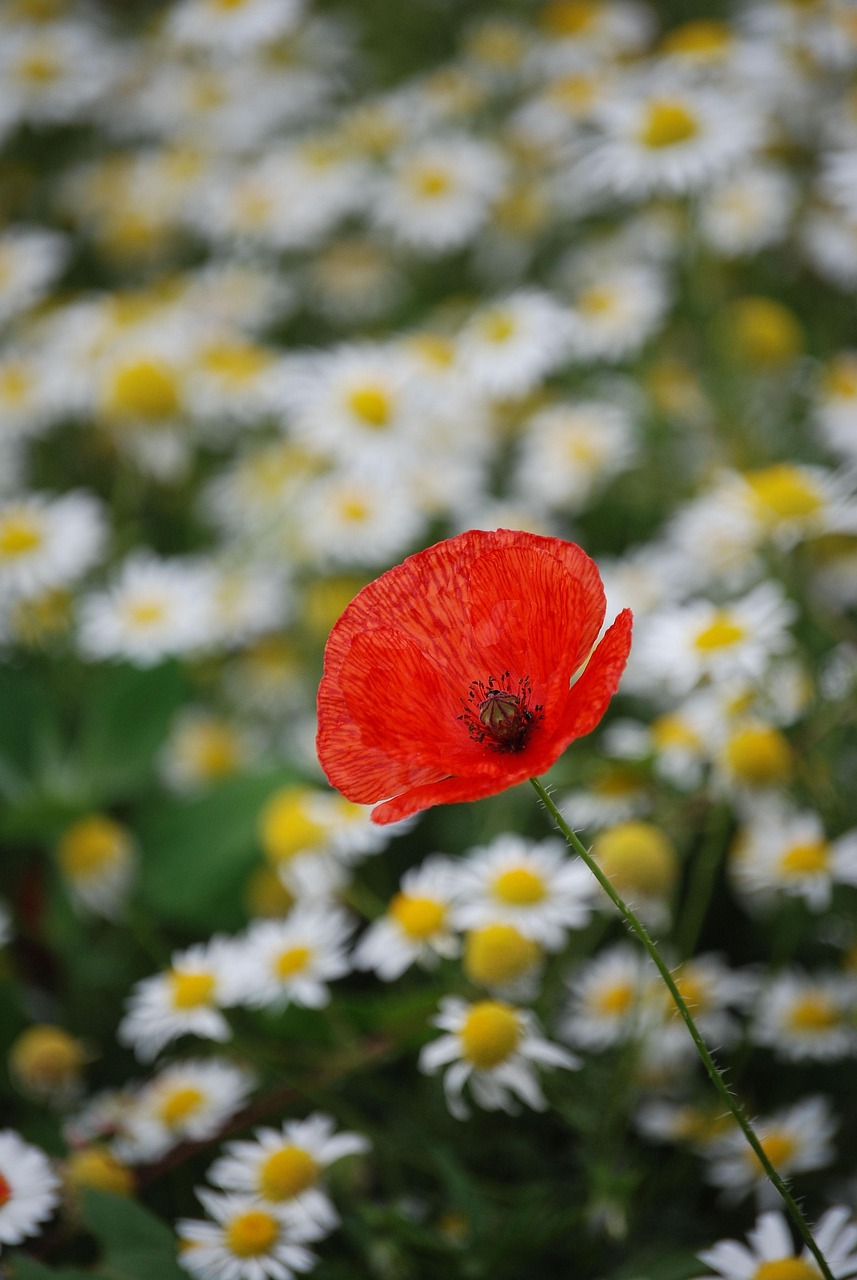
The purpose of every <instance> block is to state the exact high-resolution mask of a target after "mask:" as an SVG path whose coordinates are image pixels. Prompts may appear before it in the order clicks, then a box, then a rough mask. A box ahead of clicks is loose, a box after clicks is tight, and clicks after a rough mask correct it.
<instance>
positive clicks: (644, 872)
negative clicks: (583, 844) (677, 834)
mask: <svg viewBox="0 0 857 1280" xmlns="http://www.w3.org/2000/svg"><path fill="white" fill-rule="evenodd" d="M593 852H594V854H595V857H596V858H597V859H598V861H599V863H600V864H601V867H602V870H603V871H604V872H605V874H606V875H607V876H608V877H609V878H610V880H612V882H613V884H614V885H615V886H616V888H617V889H618V890H619V892H620V893H622V892H624V891H625V890H631V889H636V890H638V891H640V892H642V893H646V894H656V895H659V896H663V895H664V894H667V893H669V892H670V891H671V889H672V888H673V885H674V884H675V881H676V876H677V875H678V860H677V858H676V853H675V849H674V848H673V846H672V844H671V842H670V841H669V840H668V839H667V837H666V836H665V835H664V833H663V832H662V831H660V830H659V829H658V828H657V827H655V826H653V825H652V824H651V823H650V822H636V821H632V822H622V823H620V824H619V825H618V826H616V827H612V828H611V829H610V830H609V831H604V832H602V833H601V835H599V836H598V838H597V839H596V841H595V844H594V847H593Z"/></svg>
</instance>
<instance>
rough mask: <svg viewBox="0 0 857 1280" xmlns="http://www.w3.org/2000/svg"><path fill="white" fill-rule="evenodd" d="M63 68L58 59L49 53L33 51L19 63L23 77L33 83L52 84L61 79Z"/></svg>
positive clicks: (19, 69)
mask: <svg viewBox="0 0 857 1280" xmlns="http://www.w3.org/2000/svg"><path fill="white" fill-rule="evenodd" d="M61 70H62V68H61V66H60V63H59V62H58V60H57V59H56V58H53V57H51V55H50V54H49V53H31V54H29V55H28V56H27V57H25V58H22V60H21V61H20V62H19V64H18V72H19V74H20V76H21V79H22V80H29V81H30V83H31V84H40V85H41V84H51V83H52V81H54V80H57V79H59V76H60V72H61Z"/></svg>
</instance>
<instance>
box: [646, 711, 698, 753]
mask: <svg viewBox="0 0 857 1280" xmlns="http://www.w3.org/2000/svg"><path fill="white" fill-rule="evenodd" d="M652 739H653V741H654V744H655V746H656V747H657V748H658V750H659V751H669V750H671V749H673V748H676V747H679V748H683V749H685V750H687V751H693V752H695V751H698V750H699V749H700V747H701V746H702V741H701V739H700V737H699V734H698V733H697V732H696V731H695V730H694V729H692V728H691V727H690V725H689V724H688V723H687V721H686V720H682V718H681V716H680V715H676V714H674V713H671V714H668V715H663V716H658V718H657V720H655V721H654V723H653V724H652Z"/></svg>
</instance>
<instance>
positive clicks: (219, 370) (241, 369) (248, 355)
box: [201, 343, 271, 386]
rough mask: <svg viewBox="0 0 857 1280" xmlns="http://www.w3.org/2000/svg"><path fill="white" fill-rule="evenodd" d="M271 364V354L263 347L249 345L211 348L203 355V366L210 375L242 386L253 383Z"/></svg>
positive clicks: (223, 345)
mask: <svg viewBox="0 0 857 1280" xmlns="http://www.w3.org/2000/svg"><path fill="white" fill-rule="evenodd" d="M270 363H271V356H270V354H269V353H268V352H267V351H265V350H264V349H263V348H262V347H252V346H250V345H249V344H247V345H239V344H231V345H229V344H226V343H224V344H222V345H221V346H213V347H209V348H208V349H207V350H206V351H204V352H203V353H202V357H201V364H202V366H203V368H204V369H207V370H208V371H209V372H210V373H214V374H216V375H217V376H218V377H220V378H222V379H223V381H224V382H231V383H234V384H235V385H236V386H241V385H242V384H243V383H245V382H250V381H252V379H253V378H255V377H256V375H257V374H259V373H261V372H262V370H263V369H267V367H268V365H269V364H270Z"/></svg>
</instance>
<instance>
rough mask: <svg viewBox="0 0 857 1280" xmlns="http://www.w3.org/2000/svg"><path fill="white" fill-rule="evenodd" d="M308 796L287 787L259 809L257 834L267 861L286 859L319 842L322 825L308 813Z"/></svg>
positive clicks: (303, 792) (311, 847) (322, 829)
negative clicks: (258, 832)
mask: <svg viewBox="0 0 857 1280" xmlns="http://www.w3.org/2000/svg"><path fill="white" fill-rule="evenodd" d="M310 799H311V796H310V794H309V793H308V792H307V791H304V790H302V789H301V788H298V787H295V788H292V787H288V788H286V789H285V790H284V791H278V792H277V793H276V794H275V795H273V796H272V797H271V799H270V800H269V801H268V803H267V805H266V806H265V808H264V810H263V812H262V818H261V824H260V838H261V841H262V848H263V849H264V851H265V855H266V857H267V858H268V860H269V861H270V862H273V863H279V862H288V860H289V859H290V858H293V857H294V856H295V855H296V854H298V853H302V852H303V851H304V850H305V849H313V848H317V847H318V846H319V845H320V844H322V843H323V841H324V838H325V834H326V832H325V828H324V827H323V826H322V824H321V823H320V822H319V821H318V820H317V819H316V818H315V817H313V816H312V815H311V814H310V812H309V801H310Z"/></svg>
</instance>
